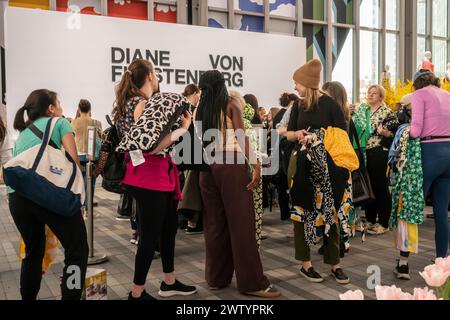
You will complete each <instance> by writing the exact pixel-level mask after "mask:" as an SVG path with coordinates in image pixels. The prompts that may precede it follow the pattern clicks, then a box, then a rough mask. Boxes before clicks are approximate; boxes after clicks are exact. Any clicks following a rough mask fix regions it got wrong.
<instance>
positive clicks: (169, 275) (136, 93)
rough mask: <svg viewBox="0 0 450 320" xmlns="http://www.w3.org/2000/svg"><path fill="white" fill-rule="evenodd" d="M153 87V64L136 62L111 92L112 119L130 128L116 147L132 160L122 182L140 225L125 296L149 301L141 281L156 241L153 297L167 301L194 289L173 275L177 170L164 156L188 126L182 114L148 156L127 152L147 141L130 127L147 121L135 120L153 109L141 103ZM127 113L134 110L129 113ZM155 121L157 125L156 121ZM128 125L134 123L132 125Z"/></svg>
mask: <svg viewBox="0 0 450 320" xmlns="http://www.w3.org/2000/svg"><path fill="white" fill-rule="evenodd" d="M158 88H159V80H158V74H157V73H156V71H155V68H154V66H153V64H152V63H150V62H149V61H146V60H135V61H134V62H133V63H132V64H131V65H130V66H129V67H128V69H127V71H126V72H125V74H124V76H123V77H122V80H121V82H120V84H119V86H118V88H117V92H116V95H117V99H116V108H115V115H117V113H119V114H120V115H122V118H120V117H118V119H122V122H123V123H125V124H126V125H129V126H130V127H131V130H129V131H128V132H125V135H124V138H123V139H122V141H121V144H120V145H119V147H118V150H119V151H128V152H129V155H130V157H131V161H128V163H127V168H126V173H125V177H124V178H123V181H122V183H123V184H124V185H125V186H126V187H127V190H128V192H129V193H130V194H131V196H132V197H133V198H134V199H135V200H136V213H137V217H138V221H139V225H138V229H139V243H138V249H137V253H136V258H135V269H134V280H133V283H134V286H133V289H132V291H131V292H130V293H129V295H128V299H129V300H154V298H153V297H152V296H151V295H149V294H148V293H147V292H146V291H145V282H146V279H147V275H148V271H149V269H150V266H151V263H152V260H153V255H154V252H155V248H156V246H157V243H158V241H159V245H160V250H161V251H160V252H161V260H162V265H163V272H164V280H163V282H162V283H161V286H160V290H159V292H158V294H159V295H160V296H162V297H171V296H174V295H190V294H194V293H195V292H196V291H197V289H196V287H194V286H187V285H185V284H183V283H181V282H180V281H178V280H177V279H176V278H175V274H174V254H175V235H176V231H177V213H176V207H175V201H174V198H175V197H176V196H178V195H179V194H180V191H179V176H178V170H177V168H176V165H175V164H174V163H173V161H172V158H171V156H170V155H169V153H170V151H171V147H172V144H173V142H174V141H176V140H177V139H178V138H179V137H180V136H181V135H182V134H183V133H185V132H186V131H187V129H188V127H189V125H190V124H191V115H190V113H188V112H185V113H184V114H183V115H182V116H181V128H179V129H176V130H175V131H172V132H170V133H169V134H167V135H166V136H164V137H161V138H162V139H161V140H160V142H159V144H158V145H157V146H156V148H155V149H154V150H152V152H147V151H146V150H143V151H139V150H136V148H130V146H129V144H127V143H129V142H130V141H135V140H140V141H142V140H147V141H148V138H144V135H146V132H144V131H142V130H139V128H138V129H137V130H135V131H133V129H136V127H137V125H139V124H140V122H143V121H144V122H145V120H146V119H142V118H141V119H140V117H141V115H143V114H145V111H146V110H147V108H153V107H155V106H154V105H152V104H150V105H149V104H148V103H147V104H146V101H145V100H146V99H149V98H151V97H152V96H153V94H154V93H155V91H157V90H158ZM156 96H157V98H158V99H159V101H163V102H169V101H165V100H164V98H163V97H162V95H161V94H159V95H155V97H156ZM178 99H181V98H178ZM183 99H184V98H183ZM150 101H152V100H149V102H150ZM186 101H187V100H186ZM163 102H161V103H163ZM169 103H170V102H169ZM131 110H134V111H133V112H132V113H131V112H130V111H131ZM158 114H159V115H160V117H163V116H165V115H163V114H162V113H161V112H159V113H158ZM155 118H156V115H155ZM138 119H139V122H138ZM154 120H155V121H156V122H157V121H159V120H158V119H154ZM161 121H162V119H161ZM177 122H179V121H177ZM133 123H136V124H134V125H133ZM155 124H156V123H144V124H143V125H144V126H145V127H148V128H155V127H156V126H155ZM119 126H120V124H119ZM147 137H148V135H147ZM132 150H134V151H132ZM133 152H134V153H133ZM177 187H178V188H177Z"/></svg>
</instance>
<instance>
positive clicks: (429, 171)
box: [422, 142, 450, 258]
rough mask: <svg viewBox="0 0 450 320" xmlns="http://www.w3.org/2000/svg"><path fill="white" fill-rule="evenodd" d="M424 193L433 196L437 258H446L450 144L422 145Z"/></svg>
mask: <svg viewBox="0 0 450 320" xmlns="http://www.w3.org/2000/svg"><path fill="white" fill-rule="evenodd" d="M422 168H423V193H424V197H426V196H427V195H428V192H429V191H431V192H432V195H433V213H434V219H435V225H436V233H435V241H436V256H437V257H438V258H445V257H446V256H447V252H448V246H449V241H450V238H449V237H450V235H449V222H448V204H449V201H450V142H431V143H422Z"/></svg>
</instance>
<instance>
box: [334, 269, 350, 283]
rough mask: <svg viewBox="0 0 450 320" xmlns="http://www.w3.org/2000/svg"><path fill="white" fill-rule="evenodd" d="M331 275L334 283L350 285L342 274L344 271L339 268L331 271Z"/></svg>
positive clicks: (348, 280)
mask: <svg viewBox="0 0 450 320" xmlns="http://www.w3.org/2000/svg"><path fill="white" fill-rule="evenodd" d="M331 274H332V275H333V276H334V278H335V279H336V282H337V283H339V284H348V283H350V279H349V278H348V277H347V275H346V274H345V273H344V270H342V269H341V268H337V269H336V270H335V271H333V270H331Z"/></svg>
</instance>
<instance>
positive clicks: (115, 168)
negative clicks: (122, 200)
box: [101, 116, 126, 194]
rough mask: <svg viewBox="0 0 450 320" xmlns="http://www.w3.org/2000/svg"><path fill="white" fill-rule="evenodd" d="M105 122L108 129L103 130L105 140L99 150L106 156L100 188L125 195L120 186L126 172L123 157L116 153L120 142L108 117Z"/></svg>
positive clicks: (122, 187)
mask: <svg viewBox="0 0 450 320" xmlns="http://www.w3.org/2000/svg"><path fill="white" fill-rule="evenodd" d="M106 121H107V122H108V123H109V125H110V127H109V128H108V129H106V130H105V134H104V137H105V140H104V141H103V143H102V149H101V151H102V152H105V153H107V155H108V156H107V158H106V160H105V163H104V165H103V169H102V172H101V175H102V178H103V181H102V187H103V189H105V190H106V191H109V192H113V193H118V194H123V193H125V186H123V185H122V179H123V177H124V176H125V170H126V167H125V157H124V154H122V153H120V152H117V151H116V147H117V146H118V145H119V142H120V139H119V134H118V132H117V128H116V126H115V125H114V123H113V122H112V121H111V119H110V118H109V116H106Z"/></svg>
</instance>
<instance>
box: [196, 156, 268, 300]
mask: <svg viewBox="0 0 450 320" xmlns="http://www.w3.org/2000/svg"><path fill="white" fill-rule="evenodd" d="M249 182H250V177H249V172H248V168H247V165H239V164H214V165H212V166H211V170H210V172H201V173H200V190H201V194H202V198H203V203H204V217H203V221H204V236H205V244H206V281H207V282H208V285H209V286H210V287H215V288H224V287H226V286H228V285H229V284H230V283H231V280H232V277H233V271H235V272H236V279H237V286H238V290H239V291H240V292H242V293H245V292H252V291H259V290H265V289H266V288H267V287H268V286H269V280H268V279H267V278H266V277H265V276H264V274H263V268H262V264H261V259H260V256H259V252H258V249H257V246H256V239H255V232H256V228H255V209H254V205H253V192H251V191H248V190H247V188H246V187H247V185H248V183H249Z"/></svg>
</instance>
